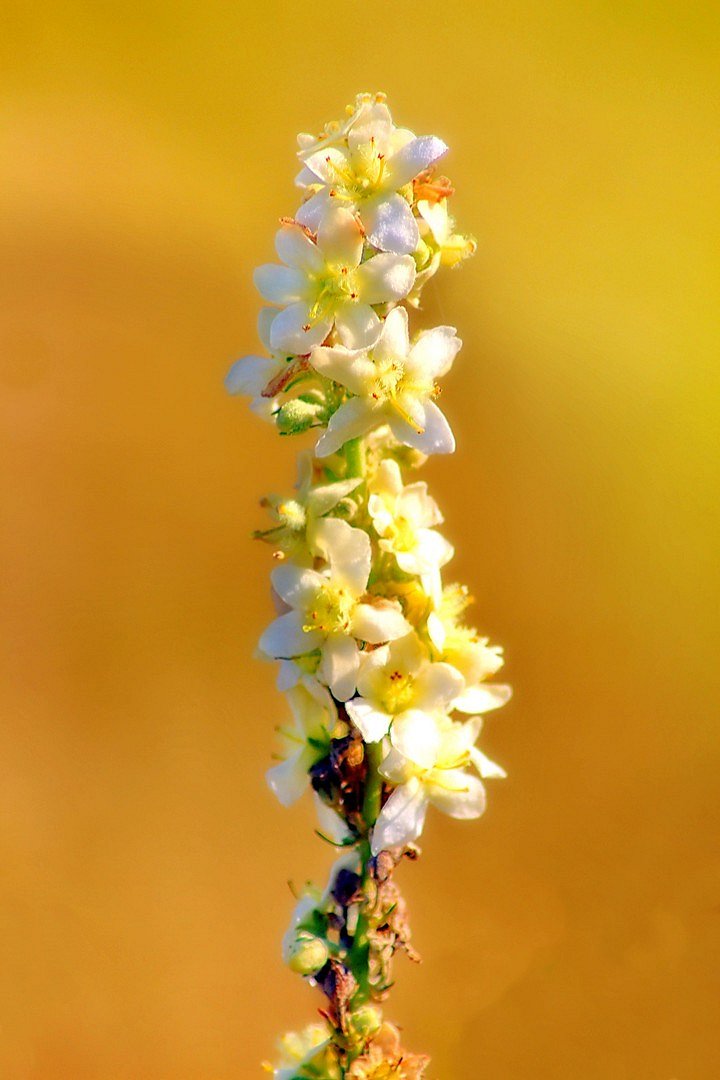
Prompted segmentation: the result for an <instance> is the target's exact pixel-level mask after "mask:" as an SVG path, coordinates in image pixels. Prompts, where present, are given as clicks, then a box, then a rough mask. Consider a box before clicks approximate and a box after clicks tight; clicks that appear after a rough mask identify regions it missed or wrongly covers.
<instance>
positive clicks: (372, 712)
mask: <svg viewBox="0 0 720 1080" xmlns="http://www.w3.org/2000/svg"><path fill="white" fill-rule="evenodd" d="M345 710H346V712H347V714H348V716H349V717H350V719H351V720H352V722H353V723H354V724H355V727H356V728H358V730H359V731H360V734H361V735H362V737H363V739H364V740H365V742H370V743H373V742H379V741H380V739H382V738H384V737H385V735H387V733H388V731H389V730H390V723H391V721H392V717H391V716H389V715H388V713H384V712H381V711H380V709H376V708H374V707H373V705H372V704H371V703H370V702H369V701H365V700H364V699H363V698H361V697H358V698H353V700H352V701H346V702H345Z"/></svg>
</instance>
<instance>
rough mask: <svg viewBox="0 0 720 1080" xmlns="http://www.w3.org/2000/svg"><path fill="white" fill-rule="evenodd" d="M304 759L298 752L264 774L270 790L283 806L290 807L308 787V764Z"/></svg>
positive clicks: (301, 753) (304, 756) (301, 752)
mask: <svg viewBox="0 0 720 1080" xmlns="http://www.w3.org/2000/svg"><path fill="white" fill-rule="evenodd" d="M305 758H306V755H305V753H304V752H303V751H302V750H300V751H298V753H297V754H293V755H292V757H289V758H287V759H286V760H285V761H281V762H279V763H278V764H277V765H273V767H272V769H268V771H267V772H266V773H265V777H266V779H267V782H268V785H269V787H270V790H271V791H272V793H273V794H274V795H275V796H276V798H277V800H278V802H280V803H281V804H282V805H283V806H292V804H293V803H294V802H297V800H298V799H299V798H300V796H301V795H302V793H303V792H304V791H305V788H306V787H307V786H308V783H309V777H308V767H309V762H307V761H306V760H305Z"/></svg>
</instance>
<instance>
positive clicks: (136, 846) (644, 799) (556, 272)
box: [0, 0, 720, 1080]
mask: <svg viewBox="0 0 720 1080" xmlns="http://www.w3.org/2000/svg"><path fill="white" fill-rule="evenodd" d="M4 23H5V28H4V33H3V35H2V39H1V43H0V50H1V51H2V70H3V83H4V94H3V109H2V165H3V171H4V173H5V178H4V179H3V181H2V196H1V198H2V205H3V212H2V219H1V222H0V229H1V236H2V249H3V255H4V262H5V263H6V270H5V272H4V274H3V280H2V285H1V286H0V287H1V288H2V294H3V300H2V339H3V344H2V349H1V354H2V356H1V359H2V364H1V366H2V395H1V400H0V410H1V416H2V441H3V452H2V458H3V466H2V469H3V488H4V496H3V514H2V526H1V532H0V555H1V557H2V564H3V574H2V577H3V583H2V592H3V603H2V619H3V648H2V665H3V673H2V691H1V694H2V706H3V707H2V713H3V723H2V727H1V729H0V859H1V861H2V889H1V903H0V961H1V962H0V1076H2V1077H3V1078H8V1080H231V1078H232V1080H236V1078H241V1080H242V1078H245V1077H247V1078H251V1077H254V1076H259V1075H261V1074H260V1072H259V1069H258V1065H259V1062H260V1061H261V1060H262V1059H263V1058H265V1057H268V1056H271V1055H272V1050H273V1044H274V1041H275V1039H276V1037H277V1035H278V1034H279V1033H280V1032H281V1031H282V1030H285V1029H287V1028H289V1027H295V1026H299V1025H301V1024H302V1023H304V1022H306V1021H307V1020H309V1019H310V1018H312V1016H313V1014H314V1009H315V1007H316V1005H317V1004H318V1003H319V999H318V998H316V997H315V996H314V994H313V992H312V991H310V990H309V989H307V988H306V987H304V986H303V985H302V983H301V982H300V980H298V979H297V977H295V976H293V975H291V974H290V973H289V972H286V971H285V970H284V969H283V967H282V965H281V962H280V959H279V937H280V934H281V932H282V931H283V930H284V928H285V925H286V922H287V919H288V916H289V912H290V909H291V905H292V897H291V894H290V891H289V889H288V887H287V884H286V882H287V881H288V879H292V880H294V881H295V882H300V883H301V882H302V881H303V880H304V879H305V877H306V876H307V875H308V874H314V875H316V876H317V877H318V878H321V877H322V875H323V873H324V871H325V868H326V867H327V865H328V862H329V855H330V853H329V850H328V849H327V848H326V847H325V846H324V845H323V844H322V843H321V842H320V841H319V840H317V839H315V838H313V836H312V831H311V830H312V825H313V820H312V815H311V811H310V808H309V806H307V805H305V806H303V807H302V808H300V809H299V810H296V811H293V812H289V811H284V810H282V809H281V808H280V807H279V806H277V805H276V804H275V803H274V801H273V799H272V797H271V795H270V793H269V791H268V790H267V789H266V786H265V782H264V778H263V773H264V769H265V768H266V766H267V764H269V760H270V753H271V751H272V749H273V726H274V724H275V723H277V722H278V720H279V719H281V718H282V717H283V716H284V713H283V710H282V704H283V703H282V701H281V699H280V697H279V696H278V695H277V694H276V693H275V691H274V688H273V679H274V673H273V671H272V669H271V668H270V667H269V666H267V667H266V666H263V665H261V664H260V663H259V662H258V661H256V660H255V659H254V658H253V650H254V646H255V642H256V640H257V637H258V635H259V632H260V631H261V629H262V628H263V626H264V625H265V622H266V621H267V620H268V619H269V617H270V614H271V608H270V601H269V599H268V583H267V574H268V572H269V570H270V565H271V564H270V559H269V551H268V550H266V549H265V548H263V547H261V546H259V545H255V544H253V543H252V542H251V541H250V540H249V531H250V529H251V528H253V527H256V526H259V525H262V524H263V523H264V519H263V516H262V511H261V510H260V509H259V508H258V506H257V501H258V498H259V496H260V495H261V494H263V493H264V492H266V491H272V490H274V491H285V490H287V489H288V487H289V485H290V483H291V481H292V478H293V475H294V466H293V456H294V452H295V451H296V449H297V448H298V444H297V443H293V442H291V441H289V440H279V439H278V438H277V436H276V435H275V434H274V432H273V430H272V429H271V428H269V427H267V428H266V427H265V426H263V425H262V423H261V422H260V421H258V420H257V419H256V418H255V417H253V416H252V415H251V414H249V412H248V411H247V409H246V407H245V405H244V403H243V402H239V401H237V400H232V399H229V398H227V397H226V396H225V394H224V391H223V387H222V379H223V376H224V374H225V371H226V369H227V367H228V366H229V364H230V362H231V361H232V360H233V359H235V358H236V357H237V356H238V355H241V354H242V353H244V352H250V351H253V350H255V349H256V347H257V342H256V336H255V315H256V311H257V309H258V307H259V303H260V301H259V298H258V296H257V295H256V294H255V292H254V289H253V287H252V282H251V271H252V268H253V266H255V265H256V264H258V263H260V262H263V261H266V260H268V259H270V258H272V240H273V233H274V229H275V227H276V222H277V219H278V217H279V216H280V215H281V214H285V213H288V212H291V211H292V210H293V209H294V207H295V205H296V203H295V200H296V191H295V189H294V188H293V186H292V178H293V176H294V173H295V162H294V158H293V153H294V135H295V133H296V132H297V131H300V130H307V129H315V128H318V127H319V126H320V125H321V124H322V123H323V122H324V121H325V120H327V119H330V118H333V117H336V116H339V115H340V114H341V112H342V109H343V107H344V105H345V104H346V103H347V102H349V101H351V100H352V99H353V97H354V95H355V93H356V92H357V91H359V90H366V89H369V90H375V89H384V90H385V91H386V92H387V93H388V94H389V98H390V105H391V107H392V108H393V110H394V113H395V115H396V117H397V119H398V120H399V121H400V122H401V123H402V124H404V125H407V126H409V127H412V128H414V129H415V130H416V131H418V132H419V133H431V132H432V133H436V134H438V135H441V136H442V137H444V138H445V139H446V141H447V142H449V143H450V145H451V154H450V156H449V157H448V158H447V159H446V162H445V163H444V169H445V171H447V172H448V173H449V175H450V176H451V177H452V178H453V180H454V181H455V183H456V185H457V189H458V194H457V196H456V199H455V211H456V213H457V214H458V217H459V223H460V225H461V227H463V228H465V229H467V230H469V231H471V232H474V233H475V234H476V236H477V237H478V240H479V252H478V255H477V256H476V258H475V259H474V260H473V261H472V263H470V264H468V265H467V266H466V267H465V268H463V270H462V271H460V272H458V273H446V274H445V275H444V276H439V277H438V278H437V279H435V282H436V283H435V284H434V285H433V286H431V287H430V288H429V290H428V291H427V293H426V297H427V304H426V310H425V312H424V314H423V316H422V318H423V319H424V320H425V321H426V324H432V323H433V322H437V321H447V322H452V323H454V324H456V325H457V326H458V327H459V328H460V333H461V336H462V337H463V338H464V339H465V348H464V350H463V352H462V353H461V355H460V357H459V360H458V363H457V366H456V369H455V372H454V373H453V375H452V376H451V378H450V379H449V380H448V381H447V382H446V389H445V393H444V397H443V403H444V408H445V409H446V411H447V413H448V415H449V417H450V418H451V420H452V422H453V425H454V427H455V429H456V432H457V434H458V438H459V447H460V448H459V452H458V454H457V456H456V457H455V458H454V459H452V460H447V459H445V460H439V461H436V462H433V463H432V464H431V465H430V466H429V467H428V468H427V470H426V475H427V478H428V479H429V480H430V481H431V483H432V485H433V492H434V494H435V495H436V496H437V498H438V499H439V501H440V503H441V505H442V506H443V508H444V511H445V514H446V519H447V525H446V530H445V531H446V533H447V535H448V536H449V537H450V538H451V539H452V540H453V541H454V542H455V543H456V546H457V552H458V554H457V557H456V561H455V563H454V564H453V567H454V570H455V574H456V575H457V577H458V579H460V580H464V581H466V582H468V583H469V584H470V586H471V588H472V590H473V592H474V594H475V596H476V597H477V600H478V605H477V608H476V609H475V615H476V620H477V622H478V625H479V626H480V628H481V629H482V630H483V631H485V632H487V633H488V634H490V635H491V637H492V640H493V641H497V642H501V643H503V644H504V645H505V647H506V652H507V657H508V666H507V669H506V672H507V677H508V678H509V679H510V680H511V681H512V682H513V683H514V685H515V688H516V696H515V699H514V702H513V703H512V705H511V706H510V707H509V708H508V709H506V710H503V713H502V714H495V715H493V716H492V718H491V719H489V720H488V723H487V725H486V738H485V742H484V747H485V749H486V750H487V752H488V753H490V754H491V756H493V757H495V758H496V759H497V760H499V761H501V762H502V763H503V764H504V765H505V766H506V768H507V770H508V772H509V779H508V780H507V781H504V782H502V783H495V784H493V785H492V790H491V792H490V807H489V811H488V813H487V815H486V817H485V818H484V820H483V821H481V822H480V823H476V824H465V823H459V822H453V821H450V820H448V819H445V818H442V819H441V818H440V816H439V815H438V816H434V817H433V818H432V820H431V821H430V823H429V828H428V829H427V832H426V835H425V837H424V852H425V853H424V856H423V859H422V860H421V862H420V863H419V864H418V865H416V866H413V867H411V866H408V867H407V868H405V870H404V871H403V873H402V884H403V886H404V887H405V889H406V891H407V894H408V897H409V900H410V903H411V912H412V916H413V922H414V928H415V941H416V945H417V947H418V949H419V950H420V952H421V953H422V954H423V956H424V959H425V963H424V964H423V966H422V967H420V968H419V969H415V968H412V967H411V966H410V965H409V964H406V963H405V962H404V961H402V960H400V961H398V966H397V971H396V974H397V978H398V986H397V989H396V992H395V994H394V997H393V999H392V1005H391V1012H392V1013H393V1014H394V1015H395V1016H396V1017H397V1019H398V1020H399V1021H401V1023H402V1024H403V1025H404V1026H405V1028H406V1035H407V1041H408V1043H409V1045H410V1046H411V1047H413V1048H415V1049H418V1050H420V1049H422V1050H427V1051H429V1052H431V1053H432V1055H433V1061H434V1069H433V1072H432V1075H433V1076H434V1077H436V1078H438V1080H480V1078H485V1077H487V1078H493V1080H528V1078H530V1077H532V1078H534V1080H558V1078H565V1077H567V1078H573V1080H577V1078H581V1080H711V1078H714V1077H717V1076H720V1030H719V1027H720V1025H718V1001H719V1000H720V967H719V963H718V962H719V961H720V840H719V839H718V837H719V836H720V831H719V830H720V812H719V808H718V799H717V792H718V783H717V771H718V766H719V765H720V733H719V727H718V702H719V698H720V694H719V693H718V689H719V688H718V665H717V655H718V645H719V644H720V633H719V631H720V625H719V621H720V620H719V612H720V603H719V600H720V597H719V596H718V584H719V582H720V571H719V570H718V564H717V547H718V545H717V540H718V525H719V524H720V522H719V520H718V519H719V517H720V514H719V511H718V480H719V479H720V476H719V475H718V473H719V471H720V470H719V469H718V440H717V433H718V417H719V410H718V397H717V392H718V389H719V387H718V382H719V376H718V362H717V346H716V343H717V330H718V318H717V308H718V305H717V296H718V292H717V287H718V284H719V282H718V277H717V274H716V273H715V269H716V259H717V252H718V240H719V239H720V236H719V234H720V227H719V225H718V222H719V221H720V218H719V217H718V214H717V198H716V196H717V184H718V180H719V179H720V152H719V150H718V137H717V130H718V129H717V125H718V108H717V103H718V91H719V90H720V78H719V76H718V60H719V59H720V57H719V55H718V53H719V52H720V50H718V42H719V40H720V35H719V31H720V17H719V16H718V9H716V8H715V9H714V8H713V6H712V5H704V4H696V5H693V4H691V5H689V6H688V5H687V4H685V3H682V4H681V3H680V2H679V0H677V2H672V3H657V2H656V3H653V2H648V3H646V4H638V3H628V4H621V3H609V2H607V0H597V2H594V3H593V2H589V3H580V4H578V3H570V2H560V0H549V2H548V3H544V4H540V3H537V4H533V3H527V2H524V3H523V2H520V3H507V2H499V0H490V2H488V3H484V4H482V5H475V6H472V5H470V6H464V5H460V4H457V3H449V4H448V3H446V4H442V5H439V6H437V5H425V6H415V7H413V6H407V5H388V4H384V3H379V2H377V0H369V2H368V3H365V4H363V5H352V6H338V5H334V4H330V3H328V2H327V0H317V2H316V3H314V4H302V5H291V4H283V3H278V2H277V0H264V2H262V3H260V2H258V0H251V2H250V3H245V4H230V3H219V2H214V0H209V2H206V3H204V4H200V3H188V2H186V0H175V2H174V3H167V2H166V3H161V2H150V3H145V4H139V3H129V2H126V0H121V2H119V3H116V4H102V3H97V4H88V3H81V2H79V0H62V3H59V2H57V0H49V2H47V3H45V4H41V5H31V4H26V3H18V2H13V0H11V2H10V4H9V6H6V8H5V12H4Z"/></svg>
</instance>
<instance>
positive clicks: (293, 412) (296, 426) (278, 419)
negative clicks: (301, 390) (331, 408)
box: [275, 398, 322, 435]
mask: <svg viewBox="0 0 720 1080" xmlns="http://www.w3.org/2000/svg"><path fill="white" fill-rule="evenodd" d="M321 412H322V406H321V405H319V404H314V403H312V402H310V401H302V400H301V399H300V398H294V399H293V400H292V401H286V402H285V404H284V405H281V406H280V408H279V409H278V411H277V412H276V414H275V423H276V424H277V429H278V431H279V432H280V434H281V435H299V434H300V433H301V432H302V431H307V429H308V428H309V427H311V426H312V424H314V423H315V421H316V420H317V418H318V416H319V415H320V413H321Z"/></svg>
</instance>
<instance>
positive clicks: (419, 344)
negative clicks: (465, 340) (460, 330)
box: [408, 326, 462, 382]
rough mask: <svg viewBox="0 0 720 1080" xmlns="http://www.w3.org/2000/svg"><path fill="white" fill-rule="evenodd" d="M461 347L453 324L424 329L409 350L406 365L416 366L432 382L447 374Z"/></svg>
mask: <svg viewBox="0 0 720 1080" xmlns="http://www.w3.org/2000/svg"><path fill="white" fill-rule="evenodd" d="M461 348H462V341H461V340H460V338H459V337H458V336H457V332H456V330H455V327H454V326H435V327H433V329H432V330H424V331H423V332H422V333H421V334H419V335H418V338H417V341H416V342H415V344H414V345H413V347H412V349H411V350H410V355H409V357H408V367H409V368H418V369H419V370H420V371H422V373H423V374H424V376H425V377H426V378H427V379H428V380H429V381H430V382H432V380H433V379H437V378H440V377H441V376H442V375H447V373H448V371H449V370H450V368H451V367H452V365H453V360H454V359H455V357H456V356H457V354H458V353H459V352H460V349H461Z"/></svg>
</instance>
